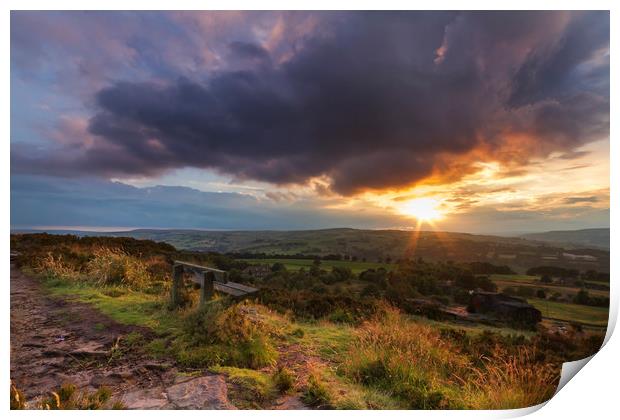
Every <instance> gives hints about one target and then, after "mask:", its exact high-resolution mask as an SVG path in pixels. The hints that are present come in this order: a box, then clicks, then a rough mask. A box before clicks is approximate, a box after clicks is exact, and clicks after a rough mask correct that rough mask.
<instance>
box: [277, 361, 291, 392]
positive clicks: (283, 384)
mask: <svg viewBox="0 0 620 420" xmlns="http://www.w3.org/2000/svg"><path fill="white" fill-rule="evenodd" d="M273 382H274V384H275V386H276V388H277V389H278V391H280V392H286V391H288V390H290V389H291V388H293V385H295V375H294V374H293V372H292V371H291V370H290V369H288V368H286V367H284V366H280V367H279V368H278V369H277V370H276V371H275V372H274V373H273Z"/></svg>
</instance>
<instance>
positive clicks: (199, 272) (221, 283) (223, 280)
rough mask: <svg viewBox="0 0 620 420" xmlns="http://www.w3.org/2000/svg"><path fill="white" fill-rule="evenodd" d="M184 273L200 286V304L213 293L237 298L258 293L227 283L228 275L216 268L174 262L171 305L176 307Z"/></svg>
mask: <svg viewBox="0 0 620 420" xmlns="http://www.w3.org/2000/svg"><path fill="white" fill-rule="evenodd" d="M185 273H191V274H192V275H191V276H190V279H191V281H193V282H194V283H197V284H200V304H201V305H202V304H204V303H205V302H207V301H208V300H210V299H211V298H212V297H213V293H214V292H215V291H217V292H219V293H223V294H226V295H230V296H234V297H239V296H245V295H248V294H251V293H255V292H257V291H258V289H257V288H255V287H250V286H246V285H244V284H240V283H235V282H232V281H228V273H227V272H226V271H224V270H218V269H216V268H211V267H204V266H202V265H197V264H192V263H188V262H185V261H174V265H173V266H172V290H171V295H170V298H171V303H172V306H173V307H175V308H176V307H178V306H179V305H180V303H181V299H180V291H181V287H183V277H184V275H185Z"/></svg>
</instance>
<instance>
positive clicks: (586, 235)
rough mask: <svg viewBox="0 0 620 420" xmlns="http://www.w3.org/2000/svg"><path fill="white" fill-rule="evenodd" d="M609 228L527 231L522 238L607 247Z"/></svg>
mask: <svg viewBox="0 0 620 420" xmlns="http://www.w3.org/2000/svg"><path fill="white" fill-rule="evenodd" d="M609 234H610V230H609V228H601V229H581V230H555V231H551V232H541V233H529V234H526V235H521V237H522V238H525V239H530V240H534V241H543V242H552V243H556V244H560V245H572V246H579V247H594V248H601V249H609Z"/></svg>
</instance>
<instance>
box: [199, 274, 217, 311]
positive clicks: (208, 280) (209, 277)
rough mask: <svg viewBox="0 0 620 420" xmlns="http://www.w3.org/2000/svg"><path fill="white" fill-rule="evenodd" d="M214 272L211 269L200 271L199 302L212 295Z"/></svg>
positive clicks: (208, 298)
mask: <svg viewBox="0 0 620 420" xmlns="http://www.w3.org/2000/svg"><path fill="white" fill-rule="evenodd" d="M214 278H215V274H214V273H213V272H212V271H205V272H204V273H202V284H201V285H200V304H201V305H203V304H204V303H205V302H207V301H209V300H211V298H212V297H213V279H214Z"/></svg>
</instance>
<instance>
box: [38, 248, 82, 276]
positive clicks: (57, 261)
mask: <svg viewBox="0 0 620 420" xmlns="http://www.w3.org/2000/svg"><path fill="white" fill-rule="evenodd" d="M35 269H36V271H37V272H39V273H40V274H42V275H43V276H45V277H47V278H53V279H58V280H63V281H71V282H75V281H79V280H80V273H79V272H77V271H76V270H75V269H74V268H73V267H72V266H71V265H70V264H67V263H66V262H65V259H64V258H63V257H62V255H59V256H54V254H52V253H51V252H49V253H48V254H47V255H46V256H45V257H43V258H41V259H39V261H38V262H37V264H36V267H35Z"/></svg>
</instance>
